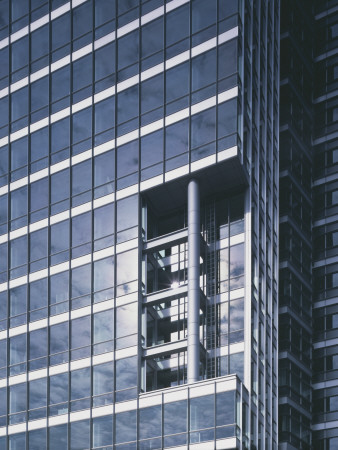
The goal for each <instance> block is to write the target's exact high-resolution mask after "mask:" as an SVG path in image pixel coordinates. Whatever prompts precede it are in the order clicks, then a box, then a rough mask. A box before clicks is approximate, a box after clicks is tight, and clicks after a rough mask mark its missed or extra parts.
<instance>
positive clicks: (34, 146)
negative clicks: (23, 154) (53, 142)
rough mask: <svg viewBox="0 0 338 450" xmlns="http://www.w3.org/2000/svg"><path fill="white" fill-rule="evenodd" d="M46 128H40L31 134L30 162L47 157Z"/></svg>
mask: <svg viewBox="0 0 338 450" xmlns="http://www.w3.org/2000/svg"><path fill="white" fill-rule="evenodd" d="M48 148H49V142H48V128H47V127H46V128H42V129H41V130H38V131H36V132H35V133H32V134H31V154H30V157H31V161H36V160H38V159H40V158H43V157H44V156H47V155H48Z"/></svg>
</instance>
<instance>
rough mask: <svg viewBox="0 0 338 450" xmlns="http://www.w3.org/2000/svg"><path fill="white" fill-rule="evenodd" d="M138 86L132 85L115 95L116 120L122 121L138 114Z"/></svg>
mask: <svg viewBox="0 0 338 450" xmlns="http://www.w3.org/2000/svg"><path fill="white" fill-rule="evenodd" d="M138 104H139V92H138V86H133V87H131V88H129V89H126V90H125V91H122V92H120V93H119V94H118V95H117V122H118V123H122V122H125V121H127V120H130V119H132V118H133V117H136V116H137V115H138Z"/></svg>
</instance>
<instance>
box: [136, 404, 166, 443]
mask: <svg viewBox="0 0 338 450" xmlns="http://www.w3.org/2000/svg"><path fill="white" fill-rule="evenodd" d="M161 409H162V407H161V405H157V406H150V407H149V408H141V409H140V410H139V414H140V439H147V438H151V437H155V436H161V434H162V433H161V422H162V420H161V419H162V417H161V416H162V412H161Z"/></svg>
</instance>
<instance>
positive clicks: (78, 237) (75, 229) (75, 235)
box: [72, 212, 92, 247]
mask: <svg viewBox="0 0 338 450" xmlns="http://www.w3.org/2000/svg"><path fill="white" fill-rule="evenodd" d="M91 233H92V219H91V213H90V212H88V213H85V214H81V215H79V216H75V217H73V219H72V247H76V246H78V245H81V244H84V243H86V242H90V240H91V238H92V234H91Z"/></svg>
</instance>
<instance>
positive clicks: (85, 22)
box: [73, 0, 93, 39]
mask: <svg viewBox="0 0 338 450" xmlns="http://www.w3.org/2000/svg"><path fill="white" fill-rule="evenodd" d="M92 10H93V5H92V2H91V0H89V1H88V0H87V1H86V3H85V4H84V5H81V6H78V7H77V8H74V9H73V39H76V38H77V37H79V36H81V35H82V34H85V33H87V32H88V31H91V29H92V28H93V13H92Z"/></svg>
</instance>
